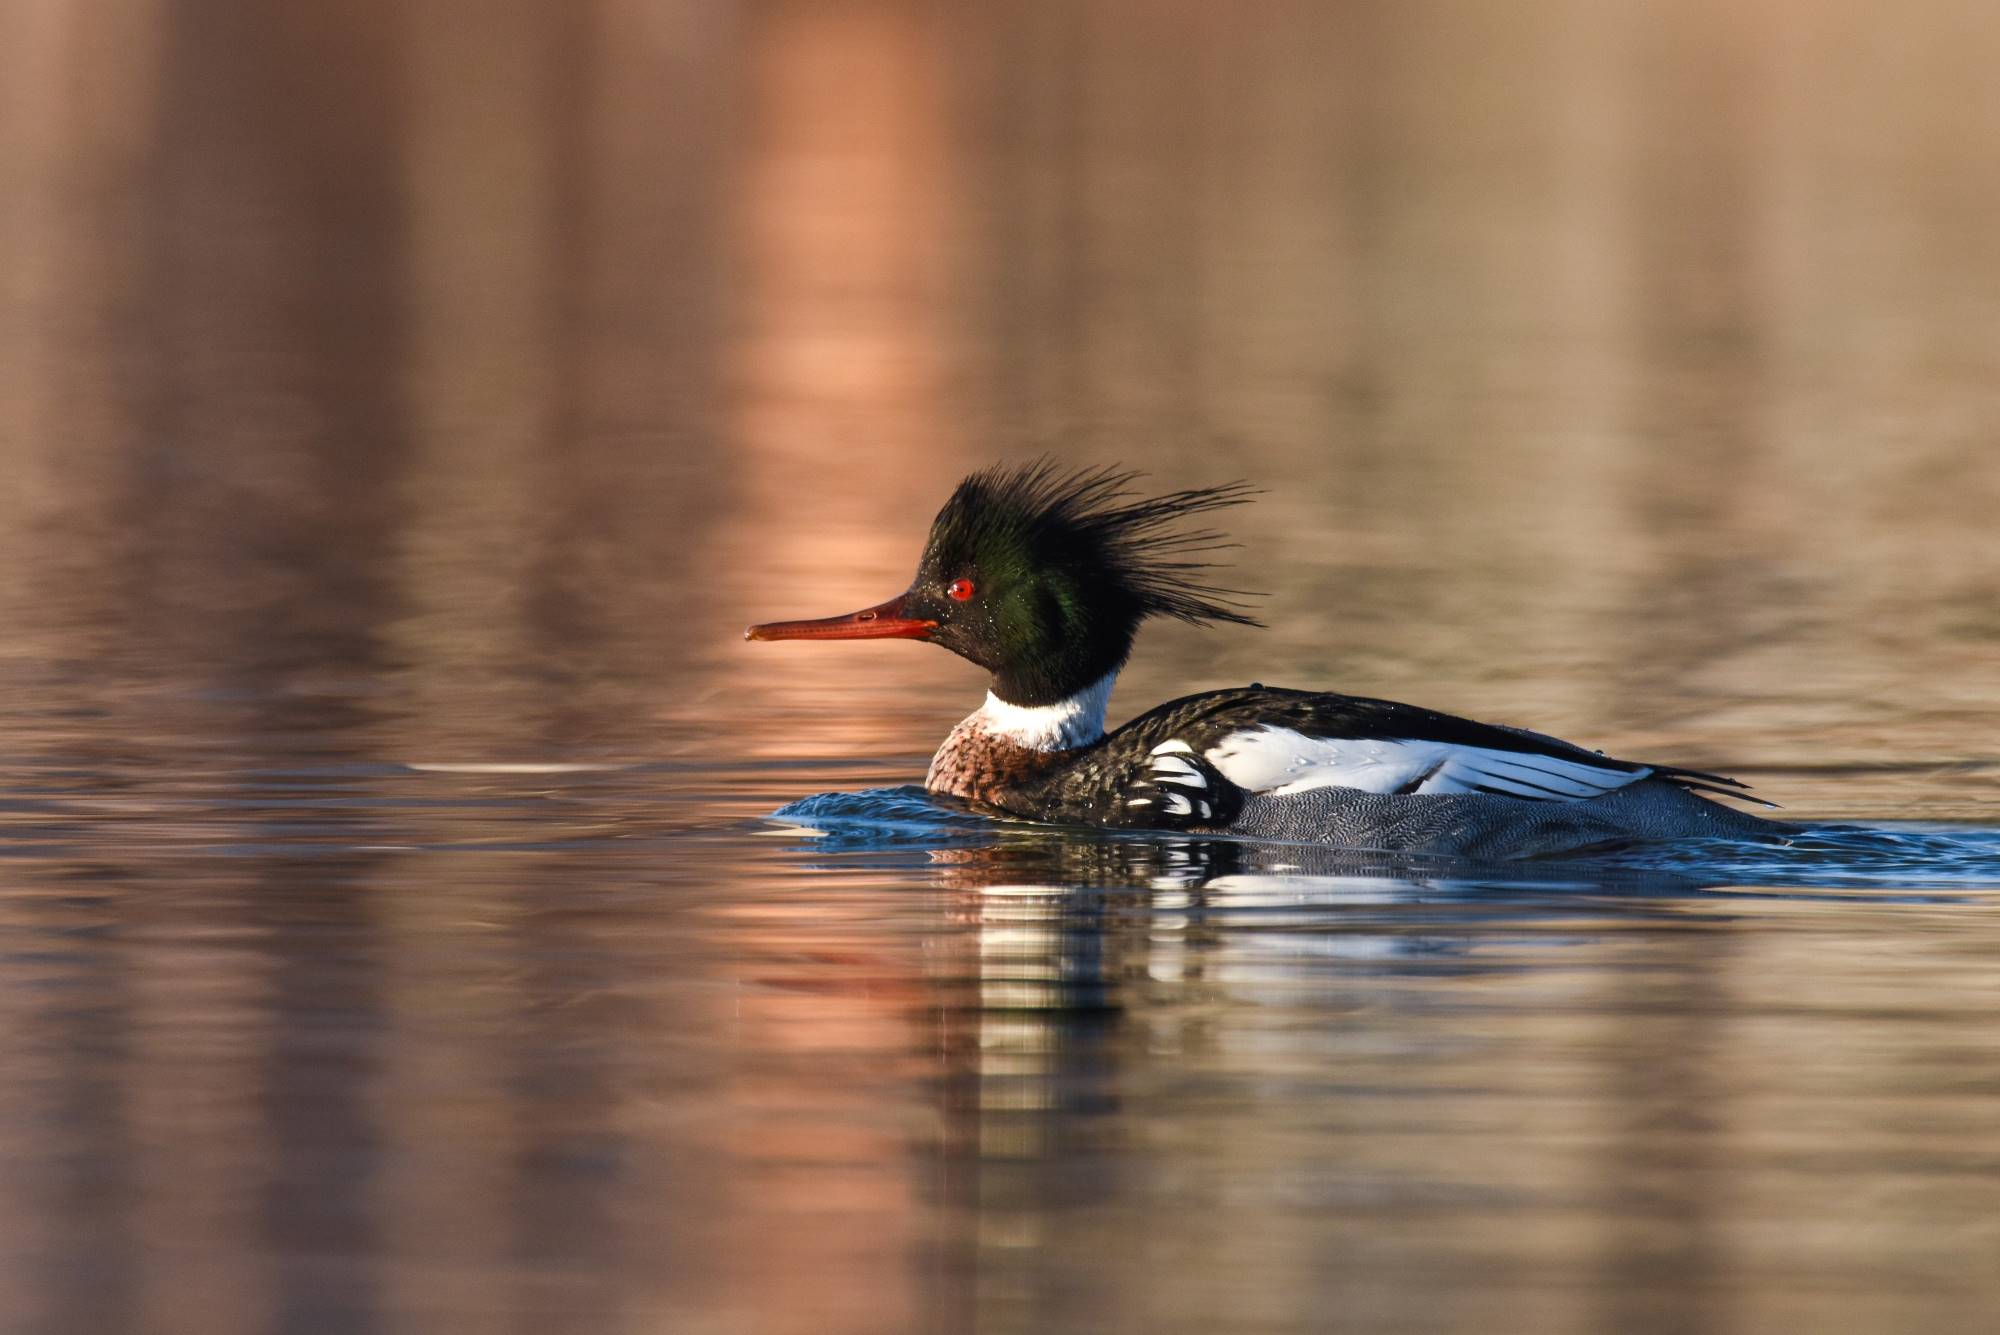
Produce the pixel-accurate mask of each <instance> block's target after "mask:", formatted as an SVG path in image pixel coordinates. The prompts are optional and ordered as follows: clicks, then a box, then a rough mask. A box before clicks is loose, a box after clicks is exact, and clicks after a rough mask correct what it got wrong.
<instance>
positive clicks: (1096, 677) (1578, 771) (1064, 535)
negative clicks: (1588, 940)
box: [744, 460, 1791, 857]
mask: <svg viewBox="0 0 2000 1335" xmlns="http://www.w3.org/2000/svg"><path fill="white" fill-rule="evenodd" d="M1137 476H1138V475H1137V474H1135V473H1130V472H1124V471H1121V470H1117V469H1111V468H1101V469H1091V470H1079V471H1071V470H1067V469H1064V468H1061V467H1059V466H1058V465H1056V464H1055V463H1054V462H1053V461H1049V460H1043V461H1041V462H1039V463H1034V464H1030V465H1027V466H1025V467H1013V468H1006V467H996V468H990V469H986V470H984V471H982V472H978V473H974V474H973V475H972V476H970V477H968V478H966V479H965V480H964V481H963V482H961V483H960V484H959V486H958V489H957V490H956V491H955V492H953V493H952V496H951V499H950V500H948V501H946V502H945V505H944V508H943V509H942V510H940V511H939V512H938V516H937V518H936V520H935V521H933V523H932V524H931V532H930V540H929V542H928V544H927V545H926V546H925V548H924V554H923V559H922V560H921V561H920V562H919V564H918V566H917V577H916V581H915V582H914V583H913V584H911V586H910V588H909V589H908V591H906V592H904V593H902V594H899V595H898V596H896V597H894V598H891V599H890V600H889V601H888V602H885V603H880V604H878V605H876V606H874V607H870V608H866V609H864V610H862V611H859V612H853V613H849V614H848V615H846V616H838V617H827V618H824V619H822V620H817V621H774V622H769V623H767V624H764V625H759V626H752V627H750V628H749V629H748V630H747V631H745V632H744V637H745V638H746V639H752V640H876V639H911V640H928V641H930V642H931V643H933V644H940V645H943V646H944V647H945V648H947V649H949V650H951V651H952V652H953V653H955V654H958V655H959V656H960V657H962V658H966V659H969V660H971V661H972V662H974V663H976V664H978V665H979V666H980V667H983V668H985V669H986V670H987V671H988V672H989V673H990V674H991V682H990V684H989V687H988V690H987V695H986V703H985V704H984V705H983V706H981V707H980V709H979V710H978V711H977V712H976V713H974V714H973V715H971V717H969V718H967V719H966V720H965V721H964V722H962V723H960V724H959V725H958V726H957V727H956V728H953V729H952V731H951V735H950V736H948V737H947V738H945V741H944V745H943V746H941V747H939V748H938V752H937V755H936V756H935V757H934V758H933V759H932V761H931V767H930V773H929V776H928V777H927V778H926V779H925V786H926V787H927V788H929V789H930V791H932V792H933V793H939V794H949V795H951V796H954V797H958V798H962V799H964V800H965V801H967V802H969V803H972V804H973V805H974V806H977V807H981V808H986V809H989V810H992V811H996V812H1000V813H1004V814H1006V815H1010V816H1016V817H1023V818H1027V819H1030V820H1038V821H1049V822H1056V823H1062V824H1078V825H1093V826H1101V827H1108V828H1115V829H1150V830H1172V831H1181V832H1194V833H1213V834H1230V835H1239V836H1250V837H1262V838H1277V839H1289V840H1302V841H1310V842H1315V843H1330V844H1339V845H1342V846H1345V847H1350V848H1368V849H1388V850H1406V851H1422V852H1433V853H1453V854H1461V855H1467V856H1480V857H1523V856H1534V855H1540V854H1548V853H1559V852H1569V851H1575V850H1579V849H1584V848H1595V847H1600V846H1610V845H1615V844H1619V843H1625V842H1630V841H1634V840H1643V839H1663V838H1694V837H1731V838H1743V837H1753V838H1754V837H1770V836H1773V835H1777V834H1782V833H1785V832H1787V831H1788V830H1789V829H1790V828H1791V827H1788V826H1785V825H1781V824H1779V823H1777V822H1774V821H1767V820H1761V819H1759V818H1757V817H1754V816H1750V815H1747V814H1745V813H1743V812H1740V811H1737V810H1735V809H1733V808H1730V807H1725V806H1722V805H1720V804H1718V803H1716V802H1713V801H1710V800H1708V798H1707V797H1706V796H1704V794H1718V795H1722V796H1727V797H1733V798H1744V800H1747V801H1753V802H1756V801H1759V799H1756V798H1749V797H1745V794H1744V791H1743V790H1744V788H1745V785H1743V784H1741V783H1738V782H1737V781H1736V780H1734V779H1727V778H1723V777H1722V776H1720V775H1716V774H1706V773H1703V772H1701V771H1699V770H1689V769H1678V768H1674V767H1672V766H1666V765H1646V764H1639V763H1636V762H1633V761H1626V760H1613V759H1611V758H1610V757H1608V756H1605V755H1602V754H1599V753H1598V752H1595V751H1587V750H1585V749H1584V748H1582V747H1579V746H1573V745H1571V744H1570V743H1568V742H1564V741H1558V740H1557V739H1556V738H1553V737H1546V736H1543V735H1542V734H1540V733H1534V732H1527V731H1525V730H1523V729H1519V728H1512V727H1505V726H1501V725H1497V724H1491V723H1475V722H1473V721H1471V720H1469V719H1462V718H1455V717H1453V716H1452V715H1450V714H1440V713H1437V712H1435V711H1433V710H1429V709H1421V708H1418V707H1416V706H1414V705H1405V704H1397V703H1395V702H1393V701H1389V700H1371V699H1365V698H1361V697H1357V696H1349V695H1330V694H1323V693H1319V692H1313V691H1294V690H1282V689H1279V688H1276V687H1268V686H1263V685H1253V686H1248V687H1243V688H1239V689H1235V690H1222V691H1207V692H1204V693H1202V694H1200V695H1190V696H1187V697H1184V698H1182V699H1179V700H1174V701H1171V702H1169V703H1167V704H1164V705H1161V706H1159V707H1158V708H1157V709H1154V710H1152V711H1151V712H1149V713H1146V714H1142V715H1141V716H1139V717H1138V718H1136V719H1133V720H1132V721H1131V722H1130V723H1127V724H1126V725H1125V726H1124V727H1122V728H1120V729H1118V730H1117V731H1116V732H1113V733H1110V734H1108V735H1107V734H1106V733H1105V731H1104V711H1105V705H1106V703H1107V702H1108V701H1109V699H1110V696H1111V687H1112V683H1113V682H1114V681H1115V680H1116V678H1117V676H1118V671H1119V669H1120V668H1122V667H1123V666H1124V664H1125V660H1126V657H1127V655H1128V654H1129V653H1130V652H1131V649H1132V641H1133V638H1134V636H1135V635H1136V634H1137V633H1138V629H1139V626H1140V624H1141V623H1143V622H1144V621H1145V620H1146V618H1148V617H1152V616H1168V617H1174V618H1177V619H1178V620H1181V621H1187V622H1193V623H1197V624H1206V623H1210V622H1218V621H1226V622H1233V623H1235V624H1237V625H1245V626H1254V625H1257V624H1259V623H1258V622H1257V621H1255V620H1254V619H1253V618H1251V617H1250V616H1249V615H1247V614H1246V613H1245V611H1244V610H1243V607H1242V604H1241V602H1240V601H1239V600H1240V598H1241V596H1242V595H1240V594H1238V593H1236V592H1235V591H1233V590H1229V589H1223V588H1218V587H1216V586H1214V585H1212V584H1209V583H1206V582H1204V581H1205V580H1206V578H1207V575H1206V572H1207V571H1208V570H1209V569H1211V566H1210V565H1209V563H1207V562H1205V561H1202V560H1199V559H1191V558H1195V557H1198V556H1199V555H1200V554H1202V553H1204V552H1208V551H1212V550H1213V549H1214V548H1215V547H1216V546H1217V545H1218V544H1219V541H1220V536H1219V535H1218V534H1216V533H1215V532H1213V531H1210V530H1196V531H1188V530H1184V529H1181V528H1178V527H1177V523H1178V521H1180V520H1182V519H1184V518H1185V517H1187V516H1189V515H1196V514H1202V513H1205V512H1208V511H1213V510H1218V509H1222V508H1224V507H1227V506H1233V505H1239V504H1241V503H1243V502H1244V501H1246V500H1248V499H1250V497H1251V496H1252V495H1253V494H1254V493H1253V492H1252V491H1251V490H1250V488H1248V487H1247V486H1246V485H1244V484H1242V483H1231V484H1228V485H1225V486H1219V487H1197V488H1192V489H1189V490H1186V491H1176V492H1170V493H1168V494H1166V495H1163V496H1155V497H1150V498H1135V497H1134V496H1133V494H1132V493H1131V491H1130V490H1129V488H1130V487H1131V484H1132V483H1133V481H1134V480H1135V479H1136V477H1137ZM1760 805H1769V804H1768V803H1761V802H1760Z"/></svg>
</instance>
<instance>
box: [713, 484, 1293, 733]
mask: <svg viewBox="0 0 2000 1335" xmlns="http://www.w3.org/2000/svg"><path fill="white" fill-rule="evenodd" d="M1137 476H1138V475H1137V474H1135V473H1130V472H1125V471H1122V470H1119V469H1113V468H1098V469H1080V470H1069V469H1065V468H1062V467H1060V466H1059V465H1057V464H1056V463H1055V462H1053V461H1052V460H1046V459H1045V460H1042V461H1040V462H1038V463H1033V464H1028V465H1025V466H1019V467H995V468H988V469H985V470H983V471H981V472H977V473H974V474H973V475H972V476H970V477H968V478H966V479H965V481H963V482H961V483H959V484H958V489H957V490H956V491H954V492H953V493H952V495H951V499H950V500H948V501H946V502H945V504H944V508H943V509H942V510H940V511H938V516H937V518H936V519H935V520H933V521H932V523H931V534H930V541H929V542H928V543H926V544H925V547H924V555H923V559H922V560H921V561H920V562H918V565H917V578H916V581H915V582H914V583H912V584H911V585H910V587H909V589H908V590H907V591H906V592H904V593H902V594H899V595H898V596H896V597H894V598H891V599H890V600H889V601H887V602H885V603H878V604H877V605H876V606H874V607H869V608H864V609H863V610H861V611H859V612H850V613H848V614H847V615H846V616H837V617H826V618H824V619H822V620H818V621H774V622H769V623H766V624H764V625H760V626H752V627H750V629H749V630H747V631H745V632H744V637H745V638H746V639H752V640H883V639H908V640H929V641H930V642H931V643H933V644H941V645H943V646H944V647H945V648H947V649H949V650H951V651H952V652H953V653H955V654H957V655H959V656H960V657H961V658H966V659H969V660H971V661H972V662H974V663H977V664H979V666H981V667H983V668H985V669H986V670H987V671H988V672H990V673H992V676H993V680H992V691H993V694H994V695H995V696H997V697H998V698H999V699H1001V700H1004V701H1006V702H1007V703H1009V704H1014V705H1030V706H1033V705H1048V704H1054V703H1056V702H1058V701H1061V700H1065V699H1068V698H1070V697H1071V696H1073V695H1075V694H1076V693H1077V692H1078V691H1081V690H1083V689H1084V688H1086V687H1088V686H1090V685H1092V684H1093V683H1095V682H1098V681H1100V680H1102V679H1103V678H1105V677H1107V676H1109V675H1110V674H1111V673H1113V672H1116V671H1117V670H1118V669H1119V668H1120V667H1121V666H1123V665H1124V662H1125V657H1126V655H1127V654H1128V653H1130V652H1131V649H1132V638H1133V636H1134V635H1135V634H1136V633H1137V632H1138V629H1139V625H1140V623H1141V622H1143V621H1144V620H1145V619H1146V618H1147V617H1150V616H1170V617H1175V618H1177V619H1179V620H1181V621H1190V622H1197V623H1200V622H1209V621H1233V622H1236V623H1237V624H1239V625H1246V626H1254V625H1257V624H1258V623H1257V622H1256V621H1255V620H1253V619H1252V618H1251V617H1249V616H1248V615H1246V614H1245V613H1244V612H1243V611H1241V610H1239V607H1238V606H1237V604H1236V603H1235V601H1234V600H1235V599H1236V598H1238V597H1240V596H1241V595H1239V594H1237V593H1235V592H1234V591H1232V590H1229V589H1222V588H1217V587H1215V586H1213V585H1211V584H1208V583H1205V582H1203V581H1204V579H1205V576H1206V572H1207V571H1208V570H1209V569H1210V566H1209V563H1208V562H1205V561H1202V560H1200V559H1198V558H1199V556H1200V555H1201V554H1202V553H1205V552H1210V551H1213V550H1214V549H1215V548H1216V547H1217V546H1218V545H1220V543H1221V538H1220V535H1218V534H1216V533H1215V532H1213V531H1210V530H1205V529H1204V530H1193V531H1190V530H1185V529H1181V528H1179V527H1178V522H1179V521H1180V520H1182V519H1184V518H1185V517H1187V516H1189V515H1193V514H1200V513H1202V512H1204V511H1209V510H1216V509H1221V508H1222V507H1224V506H1230V505H1240V504H1242V503H1243V502H1244V501H1246V500H1248V499H1250V497H1251V496H1252V495H1253V494H1254V493H1253V492H1252V491H1251V490H1250V489H1249V488H1248V487H1247V486H1245V485H1244V484H1242V483H1229V484H1227V485H1225V486H1220V487H1198V488H1194V489H1191V490H1187V491H1176V492H1169V493H1167V494H1166V495H1163V496H1154V497H1150V498H1145V497H1136V496H1134V495H1133V493H1132V492H1131V491H1130V490H1129V488H1130V486H1131V484H1132V482H1133V481H1134V480H1135V479H1136V478H1137Z"/></svg>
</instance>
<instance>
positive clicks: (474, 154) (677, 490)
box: [395, 0, 736, 756]
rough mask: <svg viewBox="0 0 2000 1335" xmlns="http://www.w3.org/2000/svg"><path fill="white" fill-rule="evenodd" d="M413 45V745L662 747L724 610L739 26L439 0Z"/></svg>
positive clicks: (422, 13) (425, 9)
mask: <svg viewBox="0 0 2000 1335" xmlns="http://www.w3.org/2000/svg"><path fill="white" fill-rule="evenodd" d="M407 36H408V41H409V59H410V65H411V77H412V85H413V94H412V103H413V124H412V127H411V135H410V139H409V141H408V148H409V153H408V157H407V159H406V161H405V163H404V168H405V173H406V183H407V190H408V194H409V205H410V218H411V227H412V245H413V251H414V254H415V256H416V260H415V264H414V276H413V281H414V283H415V285H416V289H417V293H418V301H417V313H416V317H415V324H414V340H413V348H412V360H411V383H412V393H413V400H414V402H413V411H414V412H415V413H416V415H417V418H418V420H419V422H420V423H421V425H422V434H421V438H420V440H419V448H418V451H417V457H416V459H415V461H414V463H413V465H412V473H411V479H410V487H411V491H412V494H413V496H414V497H415V498H416V501H417V504H419V505H420V506H421V507H422V508H423V510H424V512H425V513H426V514H427V516H430V517H431V518H432V520H433V522H431V523H429V524H427V525H426V526H424V527H423V528H422V529H421V530H420V531H417V532H414V533H412V535H411V538H410V542H409V544H408V546H407V548H406V549H405V551H404V552H403V553H402V554H401V556H402V561H403V565H404V568H405V570H406V571H407V579H408V583H409V586H410V600H411V614H410V616H409V617H408V618H407V620H405V621H404V622H403V623H402V624H400V625H399V626H398V627H397V628H396V631H395V633H396V637H397V642H398V644H399V646H401V647H403V648H404V649H405V650H406V651H407V652H409V653H411V654H412V655H414V656H417V657H419V658H420V659H421V660H422V661H423V663H424V664H425V665H426V671H425V672H424V673H423V674H421V675H420V676H419V677H418V678H417V679H416V680H415V681H414V682H413V683H412V687H413V689H414V691H415V692H416V693H417V699H416V704H417V712H418V713H419V714H420V715H421V719H422V725H421V726H420V728H418V729H417V730H414V731H412V732H411V733H410V734H408V744H409V745H411V746H413V747H416V748H420V749H423V750H425V751H426V752H427V753H428V751H430V750H433V749H435V748H436V747H438V746H447V747H453V748H458V749H460V750H461V751H462V749H463V748H465V747H466V746H467V745H468V744H477V745H479V746H482V747H484V748H490V749H491V752H497V753H499V754H502V755H503V756H504V755H518V754H521V753H522V752H523V751H524V750H526V751H538V752H539V751H543V750H545V752H547V753H558V754H559V753H562V752H575V751H585V752H590V751H598V752H602V751H613V752H622V753H628V754H629V753H630V752H632V751H634V750H641V751H651V750H654V749H655V748H657V747H658V746H659V745H660V739H659V736H658V732H657V730H656V729H654V728H653V727H652V726H651V725H652V719H653V717H654V716H655V715H656V714H660V713H664V714H667V715H670V716H671V717H673V718H674V719H675V720H676V721H677V722H681V723H682V724H683V725H686V724H687V723H689V722H690V721H691V720H692V719H693V718H695V717H698V709H697V701H698V699H699V697H700V696H701V694H702V692H703V691H704V689H706V684H705V681H704V677H703V671H702V670H703V668H704V667H705V666H706V662H707V660H708V659H709V658H710V657H712V655H713V654H714V652H715V646H716V644H717V643H718V642H719V641H722V640H723V639H725V637H728V636H730V634H731V630H732V627H731V626H730V622H731V621H732V620H733V616H734V615H735V609H729V610H726V611H725V610H718V609H717V607H716V600H717V596H718V594H717V590H718V583H719V581H718V578H717V575H718V572H719V571H720V570H722V569H723V568H725V565H726V562H725V561H724V559H723V556H722V554H721V553H718V552H717V551H716V549H715V546H714V542H713V533H712V528H713V525H714V523H715V521H716V518H717V517H718V516H719V515H721V514H722V513H724V511H725V509H726V507H725V505H724V504H723V500H722V498H723V496H724V495H725V494H726V492H727V490H728V487H729V479H730V477H731V473H732V467H733V464H732V460H731V459H730V457H729V455H728V452H727V450H726V448H725V447H724V443H723V442H722V441H720V440H718V439H717V437H716V434H715V431H716V427H715V418H716V414H717V397H718V396H717V392H716V365H715V364H716V360H717V357H718V355H719V352H718V349H719V347H720V344H721V339H722V332H723V331H722V330H721V329H720V327H719V326H720V320H721V306H720V300H721V296H722V293H723V291H724V289H725V286H726V283H725V277H724V275H723V272H722V270H723V265H722V263H721V256H720V245H721V240H720V238H721V233H722V227H723V224H722V219H721V210H722V208H723V206H724V202H725V200H724V189H725V185H726V171H725V163H724V157H723V150H724V147H725V146H726V143H727V136H728V133H729V128H730V122H729V118H728V114H727V113H728V98H727V93H728V90H729V89H730V88H731V86H732V83H733V79H734V74H733V70H732V65H731V57H732V56H733V55H734V52H735V41H736V36H735V32H734V28H733V26H732V22H731V20H730V18H729V16H728V14H727V12H726V11H724V10H721V9H718V8H717V7H714V6H708V5H702V4H695V3H684V4H665V5H663V4H655V3H637V2H634V0H615V2H614V0H598V2H597V3H590V4H579V5H568V6H550V5H546V4H541V3H534V2H532V0H530V2H525V3H508V4H501V5H485V4H472V3H463V4H461V3H441V4H428V5H423V6H418V7H415V8H414V9H412V10H411V11H410V14H409V16H408V22H407ZM468 686H471V687H474V688H476V689H474V690H468V689H467V687H468ZM469 739H472V740H470V741H469Z"/></svg>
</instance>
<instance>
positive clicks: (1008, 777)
mask: <svg viewBox="0 0 2000 1335" xmlns="http://www.w3.org/2000/svg"><path fill="white" fill-rule="evenodd" d="M1072 754H1073V753H1071V752H1067V751H1036V750H1032V749H1031V748H1029V747H1025V746H1021V745H1020V744H1018V743H1016V742H1010V741H1008V740H1007V739H1006V738H1004V737H995V736H994V735H993V734H992V733H990V732H988V731H986V729H985V727H984V725H983V724H982V723H981V722H980V721H979V719H978V718H977V716H975V717H973V718H969V719H966V720H965V721H964V722H962V723H960V724H959V725H958V726H957V727H956V728H953V729H952V730H951V735H950V736H949V737H947V738H945V739H944V745H943V746H940V747H939V748H938V750H937V754H936V755H934V756H932V757H931V769H930V773H929V774H927V775H925V776H924V787H926V788H928V789H929V790H930V791H932V792H934V793H950V794H952V795H953V796H955V797H962V798H965V799H966V800H967V801H971V802H984V803H986V804H987V805H989V806H1005V805H1006V803H1005V802H1004V801H1003V800H1002V799H1003V797H1004V795H1005V794H1006V793H1008V792H1009V791H1010V790H1016V789H1020V788H1022V787H1024V786H1026V785H1028V784H1030V783H1032V782H1033V781H1035V780H1036V779H1039V778H1041V777H1043V776H1044V775H1046V774H1048V773H1049V772H1050V771H1051V770H1054V769H1056V768H1058V767H1059V766H1061V765H1062V764H1063V763H1064V762H1065V761H1066V760H1067V759H1068V758H1070V757H1071V756H1072Z"/></svg>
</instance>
